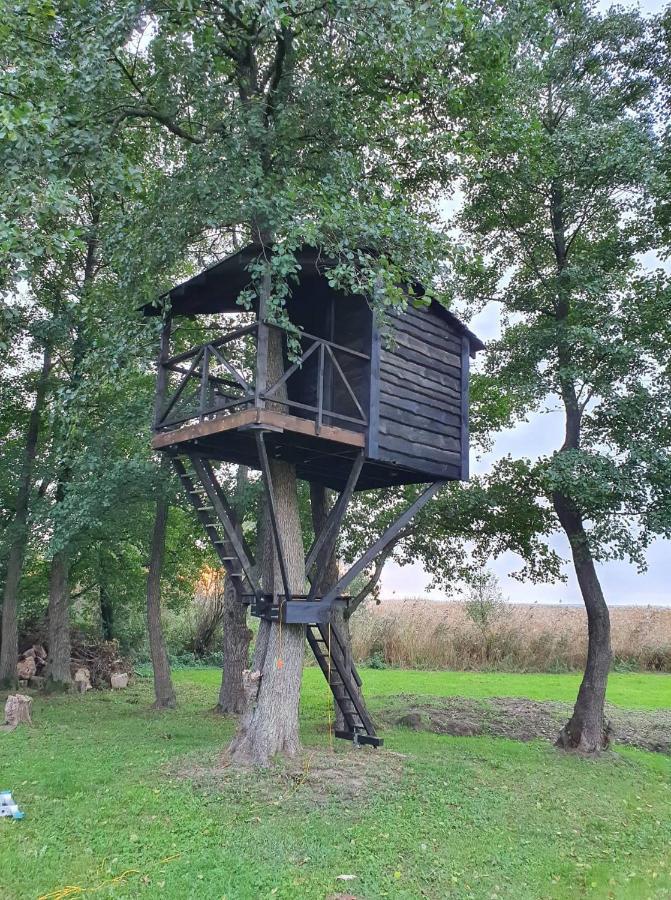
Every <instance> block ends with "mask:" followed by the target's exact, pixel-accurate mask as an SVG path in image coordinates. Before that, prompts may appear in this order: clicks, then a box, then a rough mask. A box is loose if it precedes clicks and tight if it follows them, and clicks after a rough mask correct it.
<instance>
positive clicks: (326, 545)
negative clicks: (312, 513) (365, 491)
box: [305, 450, 366, 600]
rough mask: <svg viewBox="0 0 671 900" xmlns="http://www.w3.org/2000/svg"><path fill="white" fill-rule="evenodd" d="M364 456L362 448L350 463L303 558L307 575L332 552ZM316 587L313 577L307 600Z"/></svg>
mask: <svg viewBox="0 0 671 900" xmlns="http://www.w3.org/2000/svg"><path fill="white" fill-rule="evenodd" d="M365 458H366V457H365V454H364V452H363V450H362V451H361V453H359V454H358V456H357V457H356V459H355V460H354V462H353V463H352V468H351V470H350V473H349V476H348V478H347V483H346V484H345V487H344V488H343V490H342V492H341V494H340V496H339V497H338V499H337V500H336V502H335V503H334V504H333V508H332V509H331V511H330V512H329V514H328V517H327V519H326V522H325V523H324V527H323V528H322V530H321V533H320V534H319V535H318V536H317V537H316V538H315V541H314V544H313V545H312V547H311V548H310V551H309V553H308V555H307V557H306V560H305V572H306V574H307V575H308V576H309V574H310V570H311V569H312V568H313V567H314V566H315V565H316V566H317V568H318V569H320V568H321V567H322V566H324V565H325V564H326V560H327V559H328V558H329V556H330V555H331V553H332V552H333V548H334V547H335V542H336V540H337V539H338V532H339V530H340V526H341V524H342V520H343V519H344V518H345V513H346V512H347V507H348V506H349V502H350V500H351V498H352V494H353V493H354V488H355V487H356V484H357V481H358V480H359V475H360V474H361V469H362V467H363V464H364V461H365ZM318 587H319V579H317V578H315V579H314V580H313V582H312V584H311V586H310V591H309V593H308V600H314V598H315V597H316V596H317V589H318Z"/></svg>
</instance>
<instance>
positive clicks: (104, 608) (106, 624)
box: [99, 572, 114, 641]
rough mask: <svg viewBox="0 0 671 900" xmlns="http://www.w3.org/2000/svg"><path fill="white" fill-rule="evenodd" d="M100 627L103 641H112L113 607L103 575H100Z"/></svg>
mask: <svg viewBox="0 0 671 900" xmlns="http://www.w3.org/2000/svg"><path fill="white" fill-rule="evenodd" d="M99 591H100V627H101V631H102V636H103V640H104V641H111V640H113V639H114V606H113V604H112V598H111V597H110V594H109V590H108V588H107V583H106V581H105V575H104V573H103V572H101V573H100V588H99Z"/></svg>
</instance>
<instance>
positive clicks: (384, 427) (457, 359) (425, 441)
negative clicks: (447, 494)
mask: <svg viewBox="0 0 671 900" xmlns="http://www.w3.org/2000/svg"><path fill="white" fill-rule="evenodd" d="M374 338H375V335H374ZM378 339H379V351H378V352H379V370H378V379H377V383H376V380H375V377H373V384H372V394H371V406H373V405H374V404H377V427H376V428H375V422H374V421H372V422H371V435H370V436H369V441H368V454H369V455H370V456H374V457H375V458H377V459H379V460H380V461H383V462H389V463H395V464H397V465H398V466H403V467H406V468H411V469H415V470H418V471H421V472H425V473H426V475H427V480H430V479H431V478H462V477H463V476H464V473H465V472H466V477H467V469H465V466H464V458H466V460H467V452H468V435H467V431H465V430H464V422H465V421H467V416H468V410H467V406H465V405H464V390H466V391H467V388H468V368H467V367H466V371H465V372H464V371H463V368H464V362H463V360H464V341H465V345H466V351H465V352H466V358H467V357H468V338H465V337H463V336H462V335H461V334H460V333H458V332H457V331H456V329H455V328H454V327H453V326H452V325H451V324H450V323H449V322H446V321H444V320H443V319H442V318H441V317H440V316H439V314H437V313H436V312H434V311H433V310H432V309H430V308H429V309H421V310H420V309H414V308H412V309H409V310H407V311H406V312H404V313H402V314H397V313H390V314H388V315H387V317H386V320H385V322H384V325H383V326H382V328H381V329H380V334H379V336H378ZM374 356H375V354H374ZM375 368H376V366H375V365H373V370H374V372H375ZM466 397H467V394H466ZM373 430H375V433H373Z"/></svg>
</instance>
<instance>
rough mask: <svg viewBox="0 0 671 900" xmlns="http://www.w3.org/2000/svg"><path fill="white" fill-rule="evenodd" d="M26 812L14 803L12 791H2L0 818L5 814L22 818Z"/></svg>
mask: <svg viewBox="0 0 671 900" xmlns="http://www.w3.org/2000/svg"><path fill="white" fill-rule="evenodd" d="M24 815H25V813H22V812H21V810H20V809H19V807H18V806H17V805H16V803H14V798H13V797H12V792H11V791H0V818H2V817H3V816H7V817H11V818H12V819H22V818H23V817H24Z"/></svg>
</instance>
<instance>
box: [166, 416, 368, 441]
mask: <svg viewBox="0 0 671 900" xmlns="http://www.w3.org/2000/svg"><path fill="white" fill-rule="evenodd" d="M255 425H261V426H264V425H265V426H267V427H268V430H269V431H274V432H278V431H279V432H285V431H290V432H294V433H295V434H302V435H308V436H310V437H318V438H322V439H323V440H326V441H333V442H334V443H338V444H346V445H348V446H349V447H363V446H364V445H365V437H364V435H363V434H358V433H357V432H356V431H349V430H347V429H346V428H335V427H334V426H332V425H322V426H321V428H320V429H319V430H317V425H316V423H315V422H312V421H310V420H309V419H301V418H299V417H298V416H290V415H286V414H284V413H280V412H275V411H274V410H269V409H245V410H243V411H242V412H238V413H227V414H226V415H222V416H220V417H219V418H217V417H214V418H212V419H206V420H205V421H203V422H197V423H195V424H193V425H184V426H182V427H181V428H174V429H170V430H166V431H162V432H159V433H157V434H155V435H154V437H153V439H152V442H151V445H152V447H153V448H154V450H161V449H164V448H165V447H173V446H177V445H178V444H182V443H184V442H187V441H197V440H199V439H201V438H207V437H211V436H212V435H217V434H222V433H223V432H225V431H237V430H239V429H244V428H249V427H250V426H255Z"/></svg>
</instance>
